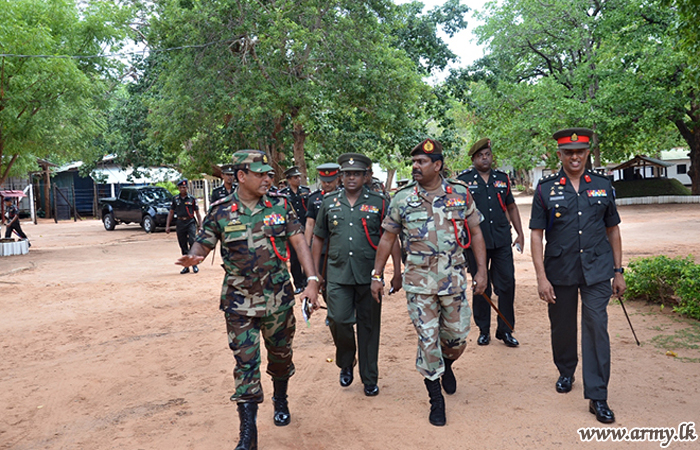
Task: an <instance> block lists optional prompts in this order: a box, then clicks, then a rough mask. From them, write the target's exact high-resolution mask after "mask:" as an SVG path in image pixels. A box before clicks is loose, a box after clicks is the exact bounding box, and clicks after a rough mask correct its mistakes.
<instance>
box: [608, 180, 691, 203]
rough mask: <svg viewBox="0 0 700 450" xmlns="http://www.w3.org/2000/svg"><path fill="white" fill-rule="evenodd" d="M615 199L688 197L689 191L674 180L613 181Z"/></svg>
mask: <svg viewBox="0 0 700 450" xmlns="http://www.w3.org/2000/svg"><path fill="white" fill-rule="evenodd" d="M613 187H614V188H615V197H617V198H628V197H657V196H660V195H690V190H689V189H688V188H687V187H685V186H683V184H682V183H681V182H680V181H678V180H676V179H675V178H655V179H646V180H628V181H622V180H621V181H615V182H614V183H613Z"/></svg>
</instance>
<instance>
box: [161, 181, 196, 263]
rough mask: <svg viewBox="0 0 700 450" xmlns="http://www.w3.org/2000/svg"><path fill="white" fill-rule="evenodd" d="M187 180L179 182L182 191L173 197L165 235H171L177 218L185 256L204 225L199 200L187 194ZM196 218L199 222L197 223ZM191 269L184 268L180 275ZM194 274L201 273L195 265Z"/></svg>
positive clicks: (179, 242) (180, 244) (178, 232)
mask: <svg viewBox="0 0 700 450" xmlns="http://www.w3.org/2000/svg"><path fill="white" fill-rule="evenodd" d="M187 185H188V181H187V178H183V179H182V180H180V181H178V182H177V188H178V190H179V191H180V194H179V195H176V196H175V197H173V202H172V204H171V205H170V212H169V213H168V218H167V219H166V221H165V233H166V234H169V233H170V222H171V221H172V220H173V217H175V216H177V218H176V219H175V220H176V223H175V234H176V235H177V243H178V245H179V246H180V251H181V253H182V254H183V255H186V254H187V252H189V251H190V249H191V248H192V244H194V237H195V235H196V234H197V226H198V225H199V224H201V223H202V217H201V216H200V215H199V207H198V206H197V199H196V198H194V197H193V196H191V195H190V194H189V193H188V192H187ZM195 217H196V218H197V220H196V221H195ZM189 271H190V268H189V267H185V268H183V269H182V270H181V271H180V273H181V274H185V273H189ZM192 271H193V272H194V273H197V272H199V268H198V267H197V266H196V265H195V266H194V267H192Z"/></svg>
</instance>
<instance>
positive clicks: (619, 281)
mask: <svg viewBox="0 0 700 450" xmlns="http://www.w3.org/2000/svg"><path fill="white" fill-rule="evenodd" d="M612 290H613V296H614V297H616V298H622V294H624V293H625V290H627V284H626V283H625V277H624V276H623V275H622V274H621V273H615V278H613V283H612Z"/></svg>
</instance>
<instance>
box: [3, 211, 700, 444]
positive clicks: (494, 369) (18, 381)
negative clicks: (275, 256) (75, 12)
mask: <svg viewBox="0 0 700 450" xmlns="http://www.w3.org/2000/svg"><path fill="white" fill-rule="evenodd" d="M518 203H519V204H520V211H521V215H522V216H523V224H524V225H525V228H527V223H528V220H529V211H530V205H529V202H528V198H520V199H518ZM620 214H621V216H622V221H623V222H622V225H621V227H622V237H623V250H624V262H625V264H626V263H627V262H628V261H629V260H630V259H631V258H634V257H640V256H650V255H657V254H665V255H669V256H678V255H682V256H685V255H688V254H693V255H695V257H696V260H698V261H700V239H699V237H698V230H699V229H700V227H699V225H700V205H697V204H695V205H661V206H659V205H649V206H631V207H622V208H620ZM23 228H24V230H25V232H27V233H28V234H29V236H30V238H31V242H32V248H31V251H30V253H29V254H28V255H23V256H12V257H4V258H0V292H1V293H0V307H2V316H1V317H0V336H1V338H0V339H1V342H2V358H0V412H1V413H0V448H1V449H16V450H24V449H168V450H175V449H196V450H200V449H205V450H206V449H219V448H233V447H234V446H235V444H236V442H237V439H238V417H237V413H236V408H235V405H234V404H233V403H231V402H230V401H229V396H230V395H231V393H232V389H233V379H232V376H231V371H232V368H233V364H234V361H233V358H232V356H231V353H230V351H229V349H228V345H227V339H226V334H225V324H224V318H223V314H222V313H221V312H220V311H219V310H218V303H219V300H218V297H219V292H220V286H221V280H222V269H221V267H220V266H219V264H220V262H221V261H220V257H219V256H218V255H217V256H216V261H215V262H214V264H213V265H212V262H211V257H210V258H209V259H207V261H205V263H204V264H203V265H202V266H201V271H200V273H199V274H196V275H195V274H188V275H180V274H179V267H178V266H175V265H174V261H175V260H176V258H177V257H178V255H179V249H178V246H177V242H176V237H175V234H174V233H171V234H169V235H167V234H165V233H164V232H162V231H159V232H157V233H154V234H146V233H144V232H143V230H141V228H139V227H138V226H135V225H121V226H117V228H116V229H115V230H114V231H112V232H107V231H105V230H104V228H103V227H102V224H101V222H99V221H97V220H83V221H79V222H77V223H76V222H61V223H58V224H55V223H54V222H53V221H52V220H42V221H41V222H40V224H38V225H32V224H26V225H23ZM515 259H516V261H515V265H516V271H517V273H516V279H517V292H516V320H517V327H516V333H515V336H516V337H517V338H518V339H519V340H520V342H521V345H520V347H519V348H515V349H512V348H508V347H506V346H505V345H503V343H501V342H500V341H496V340H494V341H492V342H491V345H489V346H486V347H480V346H477V345H476V342H475V341H476V338H477V336H478V329H476V328H475V327H473V328H472V332H471V333H470V335H469V345H468V347H467V350H466V352H465V354H464V355H463V356H462V358H461V359H460V360H459V361H458V362H457V363H455V366H454V368H455V372H456V375H457V378H458V389H457V393H456V394H454V395H452V396H447V397H446V405H447V426H445V427H442V428H438V427H434V426H431V425H430V424H429V422H428V418H427V416H428V409H429V404H428V396H427V392H426V390H425V387H424V385H423V381H422V378H421V376H420V375H419V374H418V372H417V371H416V369H415V367H414V359H415V353H416V334H415V331H414V330H413V327H412V325H411V323H410V321H409V319H408V315H407V312H406V300H405V296H404V294H403V291H402V292H401V293H399V294H396V295H393V296H386V297H385V300H384V305H383V322H382V338H381V347H380V359H379V369H380V379H379V388H380V390H381V391H380V394H379V396H377V397H373V398H368V397H365V396H364V395H363V393H362V384H361V382H359V377H358V376H357V373H356V377H355V382H354V384H353V385H352V386H350V387H349V388H341V387H340V386H339V385H338V368H337V367H336V366H335V363H334V362H331V361H332V358H333V357H334V348H333V344H332V341H331V337H330V333H329V331H328V329H327V327H326V326H324V321H323V316H322V314H316V315H315V316H314V317H312V321H311V326H310V327H308V328H307V327H306V325H305V324H304V322H303V320H302V319H301V313H300V311H299V306H298V305H297V307H296V312H297V318H298V320H299V322H298V323H297V334H296V338H295V341H294V360H295V364H296V370H297V372H296V374H295V375H294V377H293V378H292V379H291V382H290V388H289V389H290V392H289V394H290V400H289V401H290V409H291V412H292V422H291V424H290V425H289V426H287V427H282V428H278V427H275V426H274V424H273V422H272V408H273V406H272V403H271V401H270V397H271V394H272V383H271V381H270V379H269V377H268V376H267V375H263V387H264V390H265V393H266V401H265V402H264V403H263V404H262V405H261V407H260V411H259V416H258V430H259V442H260V448H261V449H269V450H277V449H329V450H330V449H402V450H403V449H432V448H438V449H472V448H478V449H514V448H526V449H532V448H537V449H560V448H572V447H575V448H635V449H636V448H660V447H659V443H658V442H642V443H640V442H637V443H630V442H627V443H611V442H606V443H599V442H581V441H580V439H579V435H578V433H577V430H578V429H579V428H581V427H596V426H598V425H599V423H598V422H597V421H596V420H595V417H594V416H593V415H591V414H590V413H589V412H588V403H587V401H585V400H584V399H583V387H582V382H581V369H580V365H579V368H578V369H577V372H576V378H577V381H576V383H575V384H574V388H573V391H572V392H571V393H569V394H566V395H562V394H558V393H556V392H555V390H554V383H555V381H556V379H557V376H558V374H557V371H556V369H555V367H554V364H553V363H552V356H551V349H550V344H549V323H548V320H547V315H546V307H545V304H544V303H543V302H541V301H540V300H539V299H538V298H537V293H536V284H535V278H534V271H533V268H532V263H531V261H530V255H529V235H528V236H527V239H526V251H525V254H524V255H520V254H517V255H516V257H515ZM627 310H628V312H629V313H630V316H631V320H632V323H633V325H634V327H635V330H636V332H637V336H638V337H639V339H640V341H641V342H642V345H641V346H637V345H635V342H634V338H633V336H632V333H631V331H630V329H629V326H628V324H627V321H626V319H625V316H624V314H623V311H622V309H621V308H620V306H619V304H616V303H613V304H611V305H610V307H609V313H610V323H609V332H610V337H611V345H612V377H611V382H610V396H609V403H610V406H611V407H612V408H613V410H614V411H615V414H616V416H617V423H616V424H615V426H617V427H627V428H628V429H631V428H633V427H678V425H679V424H681V423H683V422H695V424H697V425H698V426H699V427H700V392H699V389H700V370H699V369H700V349H698V345H697V341H696V342H695V347H694V348H693V347H692V346H690V345H687V344H683V343H682V340H683V339H684V338H687V337H688V336H691V337H692V336H693V334H694V336H695V338H697V337H698V335H699V334H700V332H698V325H697V323H695V324H694V323H693V321H689V320H685V319H681V318H678V317H677V316H675V315H674V314H672V313H670V312H669V309H668V308H667V309H665V310H664V311H660V309H659V308H658V307H654V306H649V305H645V304H643V303H641V302H634V303H628V304H627ZM494 320H495V319H494ZM494 328H495V326H494ZM669 339H670V343H669V344H667V347H663V346H661V345H660V344H659V342H661V341H664V340H666V341H668V340H669ZM667 350H672V351H674V352H676V354H677V355H678V356H677V357H675V358H674V357H670V356H667V355H666V352H667ZM697 444H698V443H697V442H694V443H687V442H685V443H681V442H674V443H672V444H671V445H670V447H669V448H691V447H693V448H697Z"/></svg>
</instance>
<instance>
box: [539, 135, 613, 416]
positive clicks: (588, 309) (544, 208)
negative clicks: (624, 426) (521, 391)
mask: <svg viewBox="0 0 700 450" xmlns="http://www.w3.org/2000/svg"><path fill="white" fill-rule="evenodd" d="M592 135H593V131H592V130H589V129H587V128H569V129H566V130H560V131H557V132H556V133H555V134H554V139H556V140H557V144H558V146H559V148H558V150H557V155H558V156H559V159H560V161H561V163H562V169H561V170H560V171H559V172H558V173H556V174H552V175H550V176H548V177H545V178H543V179H541V180H540V181H539V183H538V185H537V190H536V192H535V195H534V197H533V200H532V214H531V216H530V229H531V230H532V232H531V242H530V245H531V249H532V261H533V264H534V266H535V271H536V273H537V290H538V292H539V296H540V298H541V299H542V300H543V301H545V302H547V303H548V304H549V322H550V325H551V337H552V353H553V356H554V364H555V365H556V366H557V369H559V374H560V376H559V379H558V380H557V383H556V390H557V392H560V393H566V392H569V391H570V390H571V385H572V383H573V382H574V372H575V371H576V365H577V363H578V356H577V342H576V338H577V326H576V315H577V309H578V295H579V293H580V294H581V304H582V308H581V355H582V359H583V395H584V397H585V398H587V399H589V400H590V403H589V411H590V412H591V413H592V414H595V415H596V418H597V419H598V421H600V422H603V423H612V422H614V421H615V415H614V414H613V412H612V411H611V410H610V408H609V407H608V404H607V398H608V381H609V379H610V338H609V336H608V313H607V306H608V302H609V300H610V296H611V295H615V296H616V297H620V296H622V294H623V293H624V292H625V287H626V286H625V279H624V276H623V272H624V270H623V268H622V241H621V238H620V228H619V226H618V224H619V223H620V216H619V215H618V213H617V208H616V206H615V196H614V191H613V187H612V184H611V182H610V180H608V178H606V177H605V176H603V175H599V174H597V173H595V172H592V171H590V170H587V169H586V161H587V160H588V156H589V153H590V151H589V142H590V139H591V136H592ZM545 235H546V237H547V246H546V248H545V249H544V252H543V244H542V240H543V237H544V236H545ZM611 278H612V279H613V281H612V286H611V284H610V279H611Z"/></svg>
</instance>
